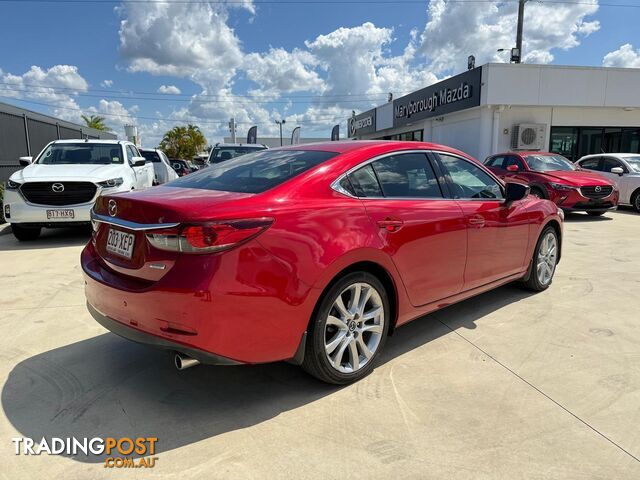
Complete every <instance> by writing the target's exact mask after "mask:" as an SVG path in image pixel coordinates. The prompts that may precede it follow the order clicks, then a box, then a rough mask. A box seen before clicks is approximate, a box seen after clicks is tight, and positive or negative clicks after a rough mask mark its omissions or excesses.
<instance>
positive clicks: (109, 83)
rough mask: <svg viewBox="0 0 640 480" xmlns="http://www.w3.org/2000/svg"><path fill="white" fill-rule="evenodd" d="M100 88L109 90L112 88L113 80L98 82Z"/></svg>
mask: <svg viewBox="0 0 640 480" xmlns="http://www.w3.org/2000/svg"><path fill="white" fill-rule="evenodd" d="M100 86H101V87H103V88H111V87H113V80H103V81H101V82H100Z"/></svg>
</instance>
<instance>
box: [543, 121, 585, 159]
mask: <svg viewBox="0 0 640 480" xmlns="http://www.w3.org/2000/svg"><path fill="white" fill-rule="evenodd" d="M577 147H578V129H577V128H573V127H552V128H551V146H550V148H549V150H550V151H551V152H554V153H559V154H560V155H564V156H565V157H567V158H570V159H571V160H576V159H577V158H576V157H577V154H576V152H577ZM591 153H596V152H591Z"/></svg>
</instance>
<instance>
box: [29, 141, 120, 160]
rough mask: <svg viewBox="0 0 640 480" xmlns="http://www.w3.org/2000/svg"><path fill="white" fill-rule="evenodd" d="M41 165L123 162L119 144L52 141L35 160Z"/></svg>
mask: <svg viewBox="0 0 640 480" xmlns="http://www.w3.org/2000/svg"><path fill="white" fill-rule="evenodd" d="M36 163H41V164H43V165H107V164H110V163H123V161H122V150H121V149H120V145H115V144H100V143H54V144H51V145H49V146H48V147H47V148H45V149H44V151H43V152H42V154H41V155H40V156H39V157H38V160H36Z"/></svg>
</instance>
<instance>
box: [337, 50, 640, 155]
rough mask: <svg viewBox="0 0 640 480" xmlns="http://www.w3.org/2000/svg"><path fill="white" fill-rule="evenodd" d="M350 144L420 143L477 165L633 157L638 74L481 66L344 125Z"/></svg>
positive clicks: (637, 144)
mask: <svg viewBox="0 0 640 480" xmlns="http://www.w3.org/2000/svg"><path fill="white" fill-rule="evenodd" d="M348 129H349V136H350V137H351V138H357V139H386V140H409V141H411V140H414V141H427V142H434V143H440V144H444V145H449V146H451V147H455V148H458V149H460V150H462V151H464V152H467V153H468V154H470V155H473V156H474V157H476V158H478V159H484V158H486V157H487V156H488V155H491V154H494V153H499V152H503V151H508V150H543V151H552V152H557V153H561V154H562V155H565V156H566V157H568V158H570V159H571V160H577V159H579V158H580V157H582V156H583V155H587V154H590V153H601V152H629V153H640V69H628V68H604V67H603V68H599V67H571V66H556V65H529V64H505V63H489V64H487V65H483V66H481V67H478V68H474V69H472V70H469V71H467V72H464V73H462V74H460V75H456V76H454V77H450V78H448V79H446V80H443V81H441V82H438V83H436V84H433V85H430V86H428V87H426V88H423V89H421V90H418V91H416V92H413V93H411V94H409V95H405V96H403V97H400V98H396V99H394V100H393V101H391V102H389V103H387V104H385V105H381V106H379V107H377V108H374V109H372V110H369V111H367V112H364V113H361V114H360V115H356V116H354V117H351V118H349V120H348Z"/></svg>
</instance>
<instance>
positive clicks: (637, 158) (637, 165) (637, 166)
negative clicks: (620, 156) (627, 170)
mask: <svg viewBox="0 0 640 480" xmlns="http://www.w3.org/2000/svg"><path fill="white" fill-rule="evenodd" d="M624 159H625V160H626V162H627V163H628V164H629V166H630V167H631V168H632V169H633V170H635V171H636V172H638V173H640V155H634V156H628V157H624Z"/></svg>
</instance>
